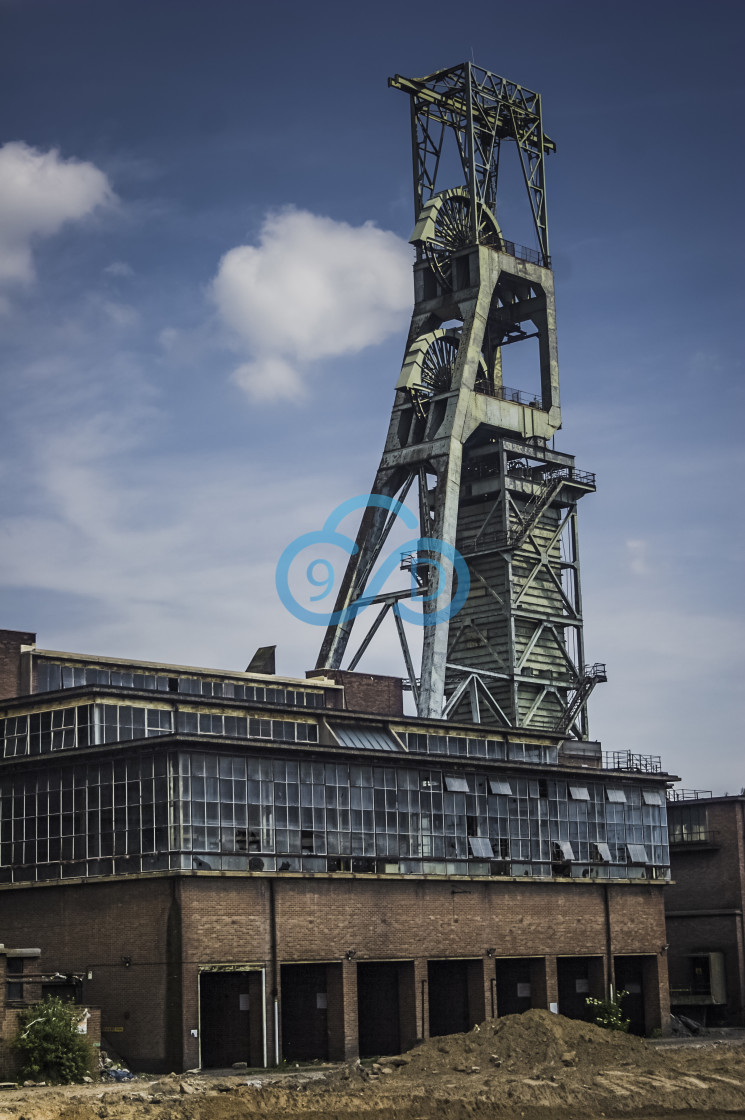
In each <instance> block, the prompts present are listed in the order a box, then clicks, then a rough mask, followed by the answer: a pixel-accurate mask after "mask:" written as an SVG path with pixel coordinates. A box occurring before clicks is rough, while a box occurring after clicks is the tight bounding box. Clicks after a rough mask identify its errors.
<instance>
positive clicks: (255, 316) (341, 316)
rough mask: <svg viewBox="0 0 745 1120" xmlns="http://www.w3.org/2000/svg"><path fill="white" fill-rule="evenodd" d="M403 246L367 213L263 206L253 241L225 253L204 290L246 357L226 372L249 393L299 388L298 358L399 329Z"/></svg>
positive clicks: (360, 344) (288, 393)
mask: <svg viewBox="0 0 745 1120" xmlns="http://www.w3.org/2000/svg"><path fill="white" fill-rule="evenodd" d="M410 269H411V250H410V247H409V246H408V245H407V244H406V242H405V241H403V240H402V239H401V238H400V237H398V236H396V234H394V233H391V232H389V231H386V230H381V229H378V228H377V227H376V226H374V225H373V224H372V222H365V224H364V225H362V226H350V225H348V224H347V223H346V222H336V221H334V220H333V219H331V218H324V217H320V216H318V215H317V214H311V213H309V212H308V211H305V210H283V211H281V212H279V213H272V214H269V215H268V216H267V217H266V219H265V221H264V224H263V225H262V227H261V231H260V235H259V244H258V245H239V246H237V247H236V248H235V249H231V250H230V251H229V252H227V253H226V254H225V256H224V257H223V258H222V260H221V261H220V265H219V268H218V271H217V275H216V276H215V278H214V280H213V282H212V288H211V292H212V297H213V299H214V301H215V303H216V305H217V309H218V312H219V314H220V316H221V318H222V320H223V322H224V324H225V325H226V326H227V327H228V328H229V330H230V331H231V332H232V336H233V339H234V341H235V345H236V348H237V349H238V350H239V351H244V352H245V355H246V357H247V359H248V361H247V362H245V363H242V364H241V365H240V366H239V367H238V368H237V369H236V370H235V372H234V374H233V377H234V380H235V382H236V383H237V384H238V385H240V386H241V387H242V388H243V389H245V390H246V392H247V393H248V394H249V395H250V396H251V397H252V398H254V399H255V400H270V399H272V398H283V397H284V398H287V397H296V396H297V395H302V393H303V387H304V377H305V373H306V367H307V365H308V363H310V362H313V361H318V360H319V359H322V358H334V357H339V356H341V355H343V354H355V353H357V352H359V351H360V350H363V349H364V348H365V347H367V346H372V345H375V344H376V343H378V342H382V341H383V340H384V339H385V338H387V337H388V335H390V334H391V333H392V332H393V331H396V330H398V329H400V327H401V326H402V323H403V317H404V314H405V312H406V310H407V309H408V308H409V307H410V305H411V279H410V277H411V271H410Z"/></svg>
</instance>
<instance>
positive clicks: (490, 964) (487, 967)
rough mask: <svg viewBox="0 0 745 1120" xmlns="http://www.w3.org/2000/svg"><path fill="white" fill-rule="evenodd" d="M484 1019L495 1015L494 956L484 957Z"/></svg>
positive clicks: (495, 973) (495, 967) (495, 963)
mask: <svg viewBox="0 0 745 1120" xmlns="http://www.w3.org/2000/svg"><path fill="white" fill-rule="evenodd" d="M484 1004H485V1008H486V1014H485V1016H484V1018H485V1019H495V1018H496V1017H497V962H496V961H495V959H494V957H485V958H484Z"/></svg>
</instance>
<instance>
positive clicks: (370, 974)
mask: <svg viewBox="0 0 745 1120" xmlns="http://www.w3.org/2000/svg"><path fill="white" fill-rule="evenodd" d="M391 84H392V85H394V86H395V87H396V88H398V89H400V90H403V91H404V92H406V93H407V94H408V95H409V99H410V108H411V124H412V142H413V157H414V202H415V206H414V209H415V221H416V225H415V228H414V233H413V235H412V238H411V241H412V244H413V245H414V246H415V252H416V260H415V263H414V309H413V314H412V319H411V326H410V329H409V336H408V339H407V343H406V349H405V357H404V362H403V367H402V370H401V374H400V377H399V379H398V382H397V383H396V387H395V395H394V403H393V408H392V412H391V421H390V426H389V430H388V436H387V439H386V443H385V447H384V451H383V456H382V458H381V460H380V466H379V468H378V471H377V473H376V475H375V479H374V483H373V487H372V492H371V494H370V495H368V496H366V497H365V498H363V499H362V500H361V501H360V500H359V499H352V504H353V506H354V508H357V509H359V508H362V507H364V509H363V510H362V516H361V523H360V527H359V530H358V533H357V541H356V544H355V543H354V542H353V541H352V540H351V539H346V538H344V541H345V545H347V546H348V547H346V553H347V556H348V564H347V568H346V571H345V572H344V574H343V576H342V578H341V579H340V581H339V585H338V587H335V588H334V590H335V595H336V606H335V609H334V610H333V611H332V613H331V614H330V615H328V616H324V617H325V622H324V621H323V619H322V620H321V621H322V623H323V624H324V625H326V626H327V629H326V633H325V638H324V640H323V643H322V646H321V650H320V652H319V656H318V660H317V664H316V668H315V670H313V671H312V672H310V673H309V674H308V676H307V677H306V678H305V679H302V680H295V679H292V680H291V679H284V678H280V677H278V676H276V674H275V673H274V669H273V665H272V664H270V663H269V662H268V661H267V663H266V664H263V663H262V659H261V658H255V659H254V660H253V661H252V663H251V664H250V665H249V669H248V670H247V671H246V672H245V673H233V672H219V671H212V670H202V669H193V668H187V667H182V666H173V665H159V664H144V663H138V662H131V661H121V660H116V659H113V658H100V657H97V658H86V657H84V656H82V655H79V654H70V653H64V652H61V653H60V652H57V653H55V652H53V651H43V650H39V649H37V647H36V644H35V636H34V635H33V634H25V633H20V632H15V631H13V632H11V631H5V632H2V633H0V654H1V656H0V732H1V733H2V752H1V753H2V757H1V758H0V912H1V913H2V927H0V932H1V933H2V935H3V936H4V938H5V939H6V940H7V941H13V942H14V943H26V944H33V945H38V946H40V947H41V950H42V953H43V955H44V959H45V960H46V961H48V962H49V966H50V967H53V968H55V969H57V970H59V972H60V974H63V975H65V976H70V977H71V978H72V982H74V983H75V984H77V986H78V989H79V992H80V995H81V998H83V999H84V1000H85V1001H86V1002H89V1003H92V1004H100V1006H101V1008H102V1016H103V1018H102V1023H101V1028H102V1037H103V1039H104V1040H105V1041H106V1042H107V1043H108V1044H109V1045H111V1046H115V1047H116V1049H117V1051H118V1052H119V1053H120V1054H121V1055H122V1056H123V1057H124V1058H126V1060H127V1061H128V1062H130V1063H131V1064H132V1065H134V1066H136V1067H141V1068H146V1069H153V1070H160V1069H169V1068H171V1069H183V1068H189V1067H192V1066H195V1065H197V1064H200V1065H204V1066H212V1067H219V1066H225V1065H230V1064H231V1063H232V1062H235V1061H248V1062H249V1063H250V1064H252V1065H267V1064H272V1063H275V1062H278V1061H279V1060H280V1059H281V1058H287V1059H290V1060H293V1059H301V1058H314V1057H318V1058H348V1057H351V1056H353V1055H356V1054H362V1055H370V1054H380V1053H384V1052H386V1051H387V1052H390V1051H395V1050H399V1049H402V1048H406V1047H408V1046H410V1045H412V1044H413V1043H414V1042H416V1040H417V1039H423V1038H426V1037H428V1036H429V1035H437V1034H446V1033H449V1032H453V1031H459V1030H465V1029H467V1028H468V1027H470V1026H472V1025H473V1024H475V1023H477V1022H478V1021H479V1020H482V1019H484V1018H485V1017H487V1016H493V1015H503V1014H506V1013H510V1012H517V1011H521V1010H526V1009H528V1008H530V1007H543V1008H550V1009H552V1010H554V1011H560V1012H563V1013H565V1014H567V1015H573V1016H577V1017H590V1012H589V1009H588V1006H587V1002H586V1001H587V997H588V996H594V997H597V998H600V997H603V996H607V995H608V994H612V993H614V992H615V991H617V990H620V989H624V990H625V991H626V992H627V993H628V995H627V997H626V1003H625V1004H624V1008H625V1011H626V1013H627V1014H628V1015H629V1017H630V1019H631V1023H632V1029H634V1030H636V1031H639V1032H644V1031H651V1030H655V1029H663V1030H664V1029H665V1028H666V1026H667V1021H668V1011H669V1000H668V990H667V970H666V957H665V953H666V941H667V938H666V934H665V922H664V906H663V897H662V896H663V890H664V888H665V886H666V883H667V881H668V879H669V850H668V837H667V824H666V807H665V794H666V788H667V784H668V782H669V781H670V777H669V775H667V774H665V773H664V772H663V771H662V767H661V763H660V760H659V759H658V758H654V757H651V756H650V757H647V756H644V757H643V756H638V755H630V754H628V753H627V752H624V751H620V752H616V753H614V754H603V752H602V750H601V747H600V744H599V743H597V742H595V741H593V740H592V739H591V737H590V734H589V723H588V712H587V706H588V699H589V697H590V694H591V692H592V690H593V689H594V687H595V685H596V684H598V683H600V682H602V681H605V679H606V673H605V665H604V664H602V663H600V662H593V663H590V662H588V661H587V660H586V656H585V648H584V637H583V609H582V596H581V587H580V568H579V547H578V529H577V505H578V502H579V500H580V499H581V498H582V497H583V496H584V495H586V494H590V493H592V492H593V491H594V490H595V476H594V474H593V473H592V472H590V471H586V470H579V469H578V468H577V467H576V466H575V462H574V458H573V456H571V455H569V454H567V453H565V452H564V451H561V450H557V449H556V447H555V445H554V442H555V441H554V436H555V434H556V432H557V431H558V430H559V429H560V428H561V423H562V420H561V408H560V400H559V369H558V356H557V343H556V314H555V300H554V282H553V273H552V270H551V258H550V255H549V247H548V229H547V219H546V196H545V176H544V170H545V161H546V157H547V154H548V153H549V152H552V151H554V150H555V144H554V143H553V141H551V140H550V139H549V138H548V136H546V134H545V133H544V131H543V124H542V111H541V100H540V97H539V95H538V94H537V93H535V92H533V91H531V90H528V89H527V88H525V87H522V86H518V85H516V84H515V83H512V82H508V81H506V80H505V79H503V78H500V77H499V76H498V75H496V74H493V73H491V72H489V71H486V70H483V69H481V68H480V67H477V66H475V65H474V64H472V63H470V62H469V63H464V64H462V65H459V66H456V67H452V68H450V69H447V70H442V71H438V72H437V73H435V74H432V75H429V76H428V77H426V78H421V79H411V80H410V79H405V78H402V77H400V76H397V77H396V78H394V79H392V81H391ZM448 145H449V146H450V147H449V148H448ZM503 147H504V149H505V152H506V150H507V149H508V148H511V149H512V150H513V154H516V155H517V162H518V164H519V167H520V181H521V182H522V183H523V185H524V187H525V202H526V204H527V213H528V216H529V217H528V227H529V230H530V232H531V235H534V237H535V239H536V242H537V245H538V248H536V249H534V248H526V247H525V246H521V245H517V244H515V242H514V241H512V240H506V239H505V238H504V237H503V235H502V232H501V229H500V226H499V224H498V205H501V198H499V197H498V195H500V189H498V188H499V177H500V174H501V173H502V172H503V170H504V161H502V162H500V151H501V150H502V148H503ZM441 157H442V158H441ZM505 158H507V157H506V156H505ZM500 168H501V169H502V170H501V171H500ZM453 169H455V174H456V177H457V179H458V181H456V182H455V183H453V182H451V181H445V179H446V177H447V175H449V174H451V173H452V172H453ZM461 173H462V181H460V176H461ZM511 208H512V203H510V207H509V208H508V209H507V213H508V214H511V213H513V211H512V209H511ZM359 267H360V268H361V269H363V270H364V268H365V262H364V260H360V264H359ZM329 329H333V324H329ZM515 344H519V346H520V347H521V351H522V352H524V354H525V356H526V357H528V364H529V355H530V353H531V351H532V354H533V358H534V363H533V364H534V369H533V371H532V373H530V374H526V377H528V382H526V383H524V384H522V385H520V386H518V387H517V388H513V387H509V386H508V385H507V384H506V383H505V376H510V374H509V371H510V368H512V367H511V361H510V357H511V355H512V353H513V347H514V345H515ZM519 368H520V363H518V369H519ZM407 500H408V501H410V502H411V503H412V505H413V506H414V507H415V508H416V510H417V514H418V516H417V514H415V513H414V512H413V509H412V508H410V507H409V506H405V505H404V503H405V502H406V501H407ZM355 503H356V504H355ZM348 504H349V503H344V504H343V506H344V505H348ZM340 508H343V507H340ZM404 509H406V515H405V520H406V523H407V524H408V525H409V526H410V527H411V528H412V529H413V530H415V531H416V534H417V535H416V537H415V539H414V540H413V541H411V542H409V544H410V551H409V552H408V553H407V554H406V555H404V556H403V557H400V556H398V555H397V554H396V552H395V550H394V552H393V553H391V554H390V555H386V554H385V553H384V552H383V549H384V547H385V545H386V541H387V540H388V538H389V533H390V530H391V527H392V524H393V522H394V521H395V519H396V517H397V516H399V515H402V516H403V511H404ZM336 512H338V511H336ZM328 526H329V521H327V523H326V528H328ZM291 533H292V530H291V527H288V537H289V536H291ZM305 536H306V537H307V536H312V537H313V538H314V539H316V538H317V537H318V536H319V534H315V535H314V534H306V535H305ZM303 539H305V538H299V540H300V541H302V540H303ZM297 543H298V542H297V541H296V542H293V545H288V549H289V550H290V552H291V550H292V548H293V546H294V545H295V544H297ZM288 549H286V550H285V553H283V557H285V554H288ZM293 555H294V554H293ZM282 565H283V560H282V558H280V563H279V564H278V569H277V578H278V587H280V586H281V589H282V591H283V592H286V594H283V595H282V599H283V602H284V603H285V605H286V606H287V605H290V608H291V609H292V603H293V601H294V602H295V604H297V600H296V599H295V596H294V592H293V590H292V588H291V587H290V584H289V576H288V581H287V586H286V587H285V586H284V585H281V584H280V582H279V577H280V572H289V569H290V561H289V560H288V561H287V564H286V566H285V567H283V566H282ZM394 569H395V570H396V571H403V572H405V573H406V576H405V577H404V578H408V586H406V587H393V588H392V589H391V587H390V584H388V583H386V581H385V580H383V581H382V582H381V573H383V574H384V575H386V579H387V576H388V575H390V574H392V573H393V571H394ZM307 571H308V576H309V579H310V571H311V569H308V570H307ZM283 578H284V577H283ZM311 582H313V586H314V587H316V586H317V584H316V583H315V582H314V581H313V580H311ZM383 583H385V586H383ZM381 588H382V590H381ZM330 589H331V585H329V590H330ZM323 597H324V596H319V595H312V597H311V601H312V602H316V601H317V600H318V599H319V598H323ZM371 604H376V605H377V608H378V613H377V616H376V617H375V620H374V621H373V622H372V625H371V626H370V629H369V631H368V633H367V634H366V636H365V637H364V638H363V640H362V642H361V644H360V645H359V646H358V648H357V649H356V650H355V651H354V653H353V654H352V656H351V658H350V659H349V660H347V653H348V646H349V641H350V637H351V635H352V629H353V624H354V622H355V619H356V617H357V615H358V613H359V610H360V608H361V607H362V606H370V605H371ZM321 607H322V608H323V604H321ZM417 612H418V613H417ZM306 616H307V612H306V614H305V615H304V614H303V612H302V611H301V612H300V614H298V615H297V617H306ZM368 617H370V616H368ZM386 619H387V623H386V624H389V623H391V621H393V622H394V624H395V626H396V630H397V634H398V639H399V641H400V645H401V653H402V658H403V666H404V669H405V674H406V686H407V687H408V689H409V690H410V692H411V696H412V700H413V705H414V708H415V710H416V712H417V715H416V716H408V715H404V706H403V700H402V695H403V693H402V680H401V674H400V673H399V674H397V677H393V675H391V676H388V677H370V676H366V675H364V674H361V673H358V672H355V671H354V670H355V669H356V668H357V665H358V663H359V661H360V659H361V658H362V657H363V656H364V654H365V651H366V650H367V648H368V647H369V645H370V642H371V641H372V639H373V638H374V636H375V633H376V632H377V630H378V628H379V626H380V625H381V624H383V622H384V620H386ZM313 621H315V622H317V621H318V616H314V618H313ZM407 625H408V626H413V625H419V626H421V627H422V629H421V631H420V637H421V643H420V644H421V647H422V654H421V662H420V664H419V665H418V666H417V665H416V664H415V659H414V656H413V653H412V644H411V642H410V638H409V637H407V632H406V627H407ZM350 652H351V651H350ZM262 668H263V669H264V670H265V671H263V672H259V671H258V670H259V669H262Z"/></svg>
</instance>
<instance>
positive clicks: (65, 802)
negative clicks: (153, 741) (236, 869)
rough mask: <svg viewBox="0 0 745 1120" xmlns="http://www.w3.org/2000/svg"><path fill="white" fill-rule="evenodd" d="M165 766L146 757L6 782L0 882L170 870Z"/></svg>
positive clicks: (1, 799) (162, 758)
mask: <svg viewBox="0 0 745 1120" xmlns="http://www.w3.org/2000/svg"><path fill="white" fill-rule="evenodd" d="M167 766H168V762H167V756H166V755H164V754H162V753H155V752H152V751H150V752H143V753H142V754H139V755H130V756H129V757H128V758H126V759H125V758H122V759H117V760H115V761H108V762H100V763H98V762H97V763H93V762H91V763H87V764H78V765H75V766H65V767H49V768H47V769H45V770H44V771H43V772H39V773H35V774H27V775H25V776H23V777H19V778H16V779H15V780H14V781H12V782H11V781H8V782H7V783H5V782H4V783H3V786H2V795H1V796H0V879H2V880H5V881H8V880H9V879H10V878H11V874H10V872H11V866H12V867H13V869H14V873H13V879H14V880H15V881H24V880H27V879H36V878H38V879H56V878H59V876H60V874H62V875H63V876H77V875H86V874H88V875H106V874H112V873H113V872H114V871H115V870H116V871H119V872H124V871H128V870H138V871H139V870H140V869H141V868H142V869H147V868H148V867H150V868H152V869H156V868H158V867H167V866H168V855H167V851H168V816H169V811H168V778H167ZM158 853H165V857H164V858H163V856H162V855H158Z"/></svg>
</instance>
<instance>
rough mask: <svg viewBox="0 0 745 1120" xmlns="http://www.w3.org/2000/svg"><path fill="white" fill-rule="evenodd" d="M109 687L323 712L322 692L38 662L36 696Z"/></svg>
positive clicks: (93, 666)
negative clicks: (90, 685)
mask: <svg viewBox="0 0 745 1120" xmlns="http://www.w3.org/2000/svg"><path fill="white" fill-rule="evenodd" d="M86 684H97V685H109V686H112V687H114V688H141V689H153V690H155V691H158V692H183V693H187V694H188V695H192V696H220V697H223V698H225V699H228V700H246V701H249V702H250V701H257V702H259V703H267V704H282V705H290V706H293V707H298V708H322V707H323V706H324V697H323V693H322V692H312V691H308V690H306V689H298V688H276V687H269V686H265V685H259V684H246V682H245V681H226V680H223V679H220V680H216V679H211V678H208V677H180V676H179V677H174V676H167V675H166V674H163V673H143V672H136V671H126V670H120V669H106V668H101V666H99V665H63V664H62V663H59V662H54V661H39V663H38V668H37V692H56V691H58V690H59V689H63V688H80V687H81V685H86Z"/></svg>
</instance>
